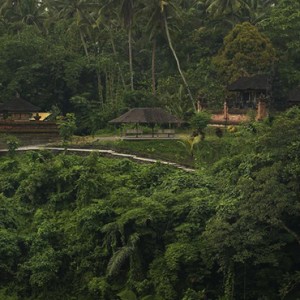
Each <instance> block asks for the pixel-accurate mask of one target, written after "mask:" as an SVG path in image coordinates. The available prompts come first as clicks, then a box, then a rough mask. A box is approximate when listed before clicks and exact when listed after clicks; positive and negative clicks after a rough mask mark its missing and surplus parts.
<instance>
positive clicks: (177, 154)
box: [92, 139, 194, 167]
mask: <svg viewBox="0 0 300 300" xmlns="http://www.w3.org/2000/svg"><path fill="white" fill-rule="evenodd" d="M92 146H93V147H95V148H99V149H101V148H102V149H112V150H115V151H119V152H123V153H130V154H136V155H140V156H143V157H147V158H155V159H161V160H166V161H171V162H176V163H179V164H182V165H186V166H190V167H194V159H193V157H191V155H190V154H189V152H188V151H187V149H186V148H185V147H184V145H182V144H181V143H180V142H179V141H178V140H175V139H174V140H173V139H172V140H130V141H128V140H127V141H126V140H118V141H96V142H94V143H92Z"/></svg>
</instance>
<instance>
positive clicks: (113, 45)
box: [108, 29, 126, 89]
mask: <svg viewBox="0 0 300 300" xmlns="http://www.w3.org/2000/svg"><path fill="white" fill-rule="evenodd" d="M108 31H109V37H110V43H111V47H112V50H113V54H114V56H115V58H116V60H117V57H118V56H117V51H116V47H115V43H114V39H113V35H112V33H111V29H108ZM116 64H117V66H118V69H119V73H120V77H121V81H122V85H123V88H124V89H125V88H126V84H125V80H124V76H123V73H122V70H121V67H120V64H119V62H118V61H117V62H116Z"/></svg>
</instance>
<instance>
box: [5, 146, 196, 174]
mask: <svg viewBox="0 0 300 300" xmlns="http://www.w3.org/2000/svg"><path fill="white" fill-rule="evenodd" d="M30 150H53V151H64V150H65V149H64V148H62V147H48V146H43V145H35V146H25V147H20V148H18V149H17V151H30ZM67 151H72V152H82V153H83V152H97V153H101V154H104V155H108V156H116V157H120V158H129V159H132V160H136V161H141V162H144V163H157V162H159V163H161V164H163V165H168V166H173V167H175V168H177V169H181V170H183V171H186V172H190V173H192V172H195V171H196V170H195V169H192V168H187V167H185V166H182V165H179V164H177V163H172V162H168V161H163V160H159V159H152V158H144V157H140V156H136V155H134V154H126V153H120V152H116V151H113V150H101V149H80V148H67ZM0 152H7V150H6V149H0Z"/></svg>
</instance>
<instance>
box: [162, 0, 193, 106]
mask: <svg viewBox="0 0 300 300" xmlns="http://www.w3.org/2000/svg"><path fill="white" fill-rule="evenodd" d="M159 6H160V12H161V15H162V19H163V24H164V29H165V33H166V36H167V40H168V44H169V47H170V49H171V51H172V54H173V56H174V58H175V61H176V64H177V69H178V72H179V74H180V76H181V78H182V81H183V83H184V86H185V88H186V89H187V92H188V95H189V98H190V100H191V103H192V106H193V108H194V110H195V111H196V106H195V101H194V98H193V96H192V93H191V90H190V87H189V85H188V83H187V80H186V78H185V76H184V74H183V72H182V70H181V66H180V62H179V59H178V57H177V54H176V51H175V49H174V47H173V43H172V39H171V35H170V30H169V24H168V17H169V13H170V10H173V11H175V12H177V8H176V6H175V5H174V3H172V1H170V0H169V1H168V2H167V1H164V0H159Z"/></svg>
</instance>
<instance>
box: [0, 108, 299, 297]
mask: <svg viewBox="0 0 300 300" xmlns="http://www.w3.org/2000/svg"><path fill="white" fill-rule="evenodd" d="M299 130H300V109H296V108H293V109H290V110H289V111H287V112H286V113H284V114H281V115H280V116H277V117H276V119H269V120H268V121H266V122H265V123H253V124H248V125H247V126H244V127H242V128H240V129H239V131H237V132H235V133H231V136H230V138H229V139H228V138H225V137H224V138H220V139H219V140H218V141H219V142H218V143H219V148H220V149H225V151H224V152H223V155H221V156H219V158H218V159H216V156H214V157H213V158H210V159H208V157H207V156H208V155H209V153H207V151H202V148H203V146H202V144H199V149H198V151H196V152H195V157H196V159H197V161H198V170H197V171H195V172H194V173H188V172H184V171H182V170H177V169H176V168H174V167H167V166H165V165H160V164H153V165H147V164H146V165H141V164H137V163H134V162H132V161H129V160H117V159H111V158H103V157H101V156H98V154H97V153H94V154H91V155H89V156H83V157H82V156H75V155H71V154H64V153H62V154H60V155H57V154H55V153H51V152H47V151H40V152H27V153H26V154H23V155H20V154H18V155H16V154H15V155H14V153H13V152H11V153H10V155H7V156H4V157H1V158H0V171H1V172H0V191H1V193H0V232H1V234H0V299H10V300H15V299H22V300H26V299H27V300H33V299H55V300H56V299H66V300H71V299H88V300H89V299H91V300H92V299H103V300H131V299H132V300H136V299H141V300H142V299H143V300H201V299H228V300H230V299H253V300H254V299H255V300H256V299H272V300H276V299H291V300H294V299H298V298H299V297H300V292H299V290H300V272H299V269H300V257H299V250H300V225H299V224H300V223H299V218H300V205H299V198H300V188H299V182H300V167H299V160H300V140H299ZM216 149H217V147H216V145H215V146H213V145H212V144H211V149H210V153H213V151H214V150H216ZM204 150H205V149H204Z"/></svg>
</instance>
